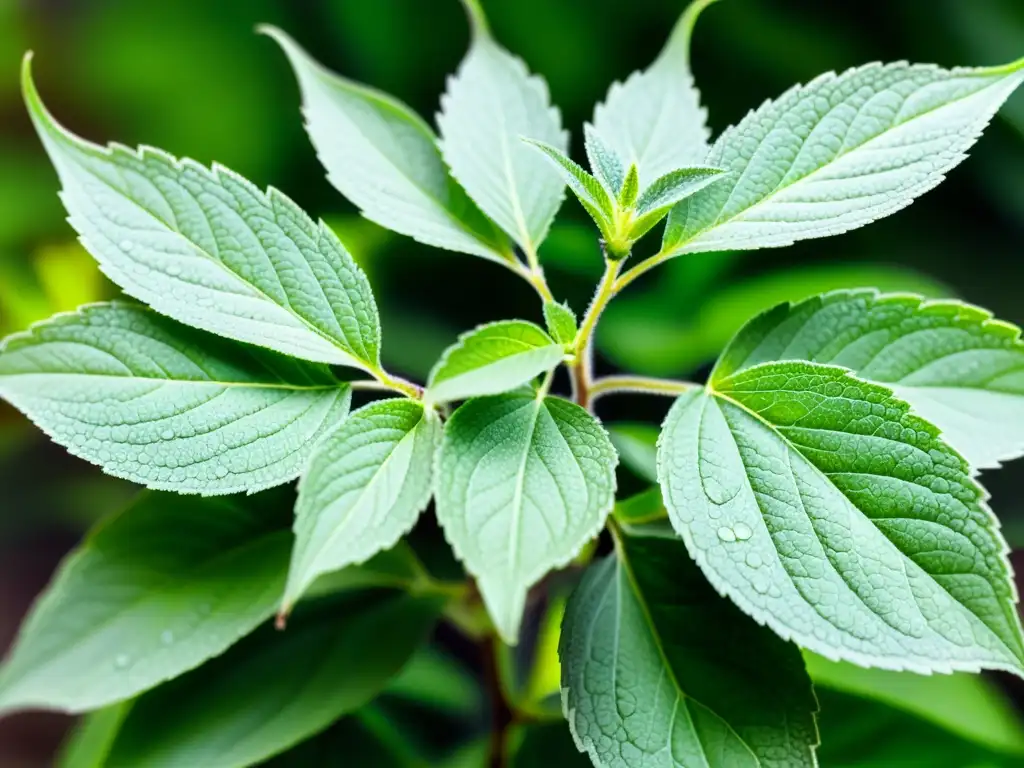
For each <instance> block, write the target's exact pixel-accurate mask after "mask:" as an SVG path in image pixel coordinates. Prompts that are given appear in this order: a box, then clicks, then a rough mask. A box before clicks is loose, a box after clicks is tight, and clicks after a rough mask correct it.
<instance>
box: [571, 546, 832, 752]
mask: <svg viewBox="0 0 1024 768" xmlns="http://www.w3.org/2000/svg"><path fill="white" fill-rule="evenodd" d="M560 656H561V660H562V691H563V693H562V701H563V706H564V708H565V714H566V717H567V718H568V720H569V725H570V727H571V728H572V730H573V734H574V735H575V738H576V743H577V746H578V747H579V748H580V750H581V751H586V752H587V753H588V754H589V755H590V758H591V760H592V761H593V762H594V765H596V766H601V767H604V766H607V767H608V768H613V767H614V768H618V767H619V766H627V765H644V766H648V765H649V766H665V768H674V767H675V766H682V765H703V766H708V767H709V768H741V766H751V767H752V768H753V767H757V766H765V767H766V768H772V767H773V766H778V768H795V766H815V765H817V763H816V761H815V758H814V747H815V745H816V744H817V732H816V730H815V724H814V712H815V711H816V709H817V706H816V703H815V699H814V693H813V692H812V690H811V682H810V679H809V678H808V677H807V674H806V672H805V671H804V663H803V659H801V657H800V652H799V651H798V650H797V649H796V648H795V647H793V646H792V645H789V644H787V643H785V642H783V641H782V640H781V639H779V638H778V637H776V636H775V635H774V634H773V633H772V632H771V631H770V630H769V629H768V628H766V627H762V626H758V625H757V624H755V623H754V622H753V621H752V620H751V619H749V618H748V617H747V616H744V615H743V613H742V612H741V611H740V610H738V609H737V608H736V607H735V606H734V605H732V604H731V603H730V602H728V601H727V600H725V599H723V598H721V597H720V596H718V595H717V594H715V591H714V590H713V589H712V587H711V585H710V584H708V582H707V581H706V580H705V579H704V577H703V576H702V574H701V572H700V570H699V569H698V568H697V567H696V566H695V565H694V564H693V562H692V561H691V560H690V558H689V557H687V554H686V550H685V548H684V546H683V544H682V543H681V542H680V541H679V540H678V539H676V538H675V536H674V534H673V533H672V532H671V530H670V529H668V527H667V526H664V527H662V526H658V527H654V528H646V529H633V530H632V532H631V533H630V534H629V535H617V536H616V553H615V554H614V555H611V556H609V557H607V558H605V559H604V560H601V561H599V562H597V563H595V564H594V565H592V566H591V567H590V568H589V569H588V571H587V573H586V575H585V576H584V578H583V581H582V582H581V583H580V585H579V587H577V589H576V592H575V594H574V595H573V597H572V598H571V599H570V601H569V607H568V609H567V611H566V616H565V620H564V623H563V626H562V644H561V649H560Z"/></svg>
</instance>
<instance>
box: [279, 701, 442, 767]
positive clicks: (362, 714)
mask: <svg viewBox="0 0 1024 768" xmlns="http://www.w3.org/2000/svg"><path fill="white" fill-rule="evenodd" d="M261 765H262V768H349V767H350V766H351V767H352V768H360V767H362V766H365V768H429V765H428V763H427V761H426V760H423V759H417V757H416V756H415V752H414V748H413V746H412V745H411V744H409V743H407V739H406V738H404V734H402V733H401V732H398V728H397V726H394V725H392V724H391V723H389V722H388V721H387V713H386V712H384V711H382V708H381V707H379V706H377V705H375V704H367V705H366V706H365V707H363V708H362V709H360V710H358V711H357V712H355V713H353V714H351V715H349V716H348V717H344V718H342V719H341V720H339V721H338V722H337V723H335V724H334V725H332V726H331V727H330V728H328V729H327V730H326V731H324V732H323V733H320V734H318V735H316V736H314V737H313V738H311V739H308V740H306V741H304V742H302V743H301V744H299V745H298V746H296V747H293V748H292V749H290V750H288V751H287V752H285V753H283V754H281V755H278V756H277V757H275V758H273V759H272V760H269V761H268V762H266V763H262V764H261Z"/></svg>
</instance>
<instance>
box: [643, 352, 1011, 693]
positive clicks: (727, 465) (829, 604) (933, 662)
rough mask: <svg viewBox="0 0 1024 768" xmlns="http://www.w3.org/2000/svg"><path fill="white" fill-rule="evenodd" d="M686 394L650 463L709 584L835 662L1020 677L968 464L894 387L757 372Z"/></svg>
mask: <svg viewBox="0 0 1024 768" xmlns="http://www.w3.org/2000/svg"><path fill="white" fill-rule="evenodd" d="M711 386H712V387H713V389H709V390H708V391H694V392H692V393H687V394H685V395H683V396H682V397H681V398H680V399H679V400H678V401H676V404H675V405H674V406H673V407H672V410H671V411H670V413H669V416H668V418H667V419H666V422H665V427H664V431H663V433H662V437H661V441H660V447H659V453H658V473H659V475H660V477H661V485H662V491H663V493H664V496H665V503H666V507H667V508H668V512H669V517H670V519H671V520H672V524H673V526H674V527H675V529H676V530H677V531H678V532H679V533H680V535H682V537H683V539H684V540H685V541H686V544H687V547H688V549H689V550H690V553H691V555H692V556H693V557H694V558H695V559H696V560H697V562H698V564H699V565H700V566H701V568H702V569H703V570H704V572H705V574H706V575H707V577H708V579H709V580H710V581H711V582H712V583H713V584H714V585H715V587H716V588H717V589H718V590H719V591H720V592H722V593H723V594H726V595H728V596H729V597H730V598H732V599H733V600H734V601H735V602H736V604H737V605H739V606H740V607H741V608H742V609H743V610H745V611H746V612H747V613H749V614H750V615H752V616H753V617H754V618H756V619H757V620H758V621H761V622H764V623H767V624H768V626H770V627H771V628H772V629H774V630H775V631H776V632H778V633H779V634H780V635H781V636H783V637H785V638H788V639H792V640H794V641H795V642H797V643H798V644H800V645H802V646H804V647H805V648H808V649H810V650H813V651H815V652H818V653H822V654H825V655H827V656H829V657H830V658H838V659H845V660H849V661H854V662H856V663H858V664H861V665H865V666H867V665H871V666H878V667H884V668H888V669H908V670H913V671H917V672H949V671H953V670H964V671H974V670H978V669H980V668H983V667H984V668H995V669H1005V670H1009V671H1014V672H1017V673H1018V674H1020V673H1021V670H1022V669H1024V665H1022V660H1024V644H1022V639H1021V628H1020V620H1019V618H1018V617H1017V614H1016V607H1015V603H1016V595H1015V592H1014V588H1013V584H1012V582H1011V581H1010V577H1009V565H1008V563H1007V559H1006V545H1005V543H1004V541H1003V539H1002V537H1001V536H1000V534H999V531H998V526H997V523H996V521H995V519H994V517H993V516H992V513H991V511H990V510H989V508H988V505H987V503H986V494H985V492H984V491H983V490H982V488H981V487H980V486H979V485H977V483H976V482H975V481H974V480H973V479H972V477H971V474H970V468H969V467H968V465H967V463H966V462H965V461H964V460H963V459H962V458H961V457H960V456H959V455H958V454H957V453H956V452H955V451H954V450H953V449H952V448H950V447H949V446H948V445H947V444H946V443H944V442H943V441H942V440H941V439H940V438H939V433H938V430H937V429H936V428H935V427H933V426H932V425H931V424H929V423H928V422H926V421H924V420H922V419H920V418H918V417H916V416H913V415H911V414H910V409H909V407H908V406H907V404H906V403H904V402H903V401H902V400H899V399H897V398H896V397H895V396H894V395H893V394H892V393H891V392H890V390H888V389H886V388H885V387H882V386H880V385H877V384H872V383H869V382H864V381H861V380H858V379H856V378H854V377H853V376H852V375H851V374H850V373H849V372H848V371H847V370H845V369H841V368H836V367H832V366H825V365H819V364H812V363H799V362H784V363H765V364H762V365H758V366H755V367H753V368H749V369H747V370H745V371H742V372H740V373H736V374H734V375H732V376H730V377H728V378H722V377H716V378H714V379H713V380H712V383H711Z"/></svg>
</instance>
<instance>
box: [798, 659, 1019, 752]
mask: <svg viewBox="0 0 1024 768" xmlns="http://www.w3.org/2000/svg"><path fill="white" fill-rule="evenodd" d="M896 674H899V673H896ZM816 694H817V696H818V701H819V702H820V703H821V714H820V715H818V728H819V730H820V732H821V741H822V744H821V748H820V749H819V752H818V755H819V759H820V760H821V765H822V766H826V768H896V766H899V768H1020V766H1021V759H1020V757H1019V756H1016V755H1007V754H1005V753H1000V752H996V751H994V750H991V749H986V748H985V747H983V746H981V745H979V744H977V743H976V742H972V741H969V740H967V739H963V738H961V737H959V736H957V735H955V734H952V733H950V732H949V731H945V730H943V729H942V728H939V727H938V726H936V725H933V724H932V723H930V722H928V721H927V720H924V719H921V718H918V717H915V716H914V715H911V714H908V713H907V712H905V711H902V710H900V709H897V708H895V707H890V706H887V705H886V704H883V703H881V702H878V701H872V700H871V699H866V698H861V697H859V696H853V695H850V694H846V693H840V692H838V691H834V690H832V689H830V688H818V689H817V690H816Z"/></svg>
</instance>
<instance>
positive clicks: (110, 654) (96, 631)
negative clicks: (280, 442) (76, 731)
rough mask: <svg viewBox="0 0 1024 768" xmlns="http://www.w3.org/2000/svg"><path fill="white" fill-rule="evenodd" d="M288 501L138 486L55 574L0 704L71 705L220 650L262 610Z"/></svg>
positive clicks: (277, 589)
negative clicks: (185, 495) (137, 496)
mask: <svg viewBox="0 0 1024 768" xmlns="http://www.w3.org/2000/svg"><path fill="white" fill-rule="evenodd" d="M289 503H290V499H289V498H288V495H287V494H285V495H284V497H283V498H282V495H281V494H280V493H276V492H275V493H271V494H268V495H263V496H258V497H254V498H251V499H181V498H179V497H177V496H173V495H170V494H156V493H154V494H147V495H145V496H143V497H142V499H141V500H140V501H138V502H136V503H135V504H134V505H133V506H132V507H131V508H130V509H128V510H126V511H125V512H124V513H122V514H120V515H117V516H116V517H114V518H113V519H112V520H110V521H109V522H108V523H106V524H105V525H102V526H101V527H100V528H99V529H98V530H97V531H96V532H95V533H94V534H93V535H91V536H90V537H89V539H87V540H86V542H85V544H84V545H83V546H82V547H81V548H80V549H78V550H77V551H76V552H75V553H74V554H73V555H72V556H71V557H70V558H69V559H68V560H67V562H66V563H64V565H63V566H62V567H61V569H60V571H58V573H57V576H56V578H55V580H54V582H53V584H52V585H51V586H50V587H49V589H48V590H47V592H46V593H45V595H44V596H43V598H42V600H41V601H40V602H39V604H38V605H37V606H36V608H35V609H34V610H33V612H32V614H31V616H30V617H29V618H28V620H27V622H26V624H25V626H24V628H23V629H22V632H21V637H20V639H19V641H18V643H17V645H16V647H15V649H14V651H13V653H12V655H11V657H10V659H8V661H7V662H6V663H5V665H4V666H3V668H2V669H0V711H4V710H13V709H23V708H30V707H31V708H46V709H57V710H61V711H65V712H82V711H85V710H90V709H95V708H97V707H101V706H104V705H106V704H109V703H111V702H117V701H121V700H123V699H127V698H130V697H131V696H134V695H136V694H138V693H140V692H141V691H145V690H147V689H149V688H152V687H153V686H155V685H157V684H158V683H160V682H163V681H164V680H169V679H171V678H173V677H176V676H177V675H180V674H181V673H183V672H185V671H187V670H189V669H192V668H193V667H196V666H198V665H199V664H200V663H202V662H203V661H205V660H206V659H209V658H211V657H213V656H216V655H218V654H220V653H222V652H223V651H224V650H225V649H227V648H228V647H229V646H230V645H232V644H233V643H235V642H236V641H237V640H238V639H239V638H241V637H243V636H244V635H246V634H248V633H249V632H251V631H252V630H253V629H255V628H256V627H257V626H258V625H259V624H261V623H263V622H265V621H266V620H267V618H269V617H270V615H271V614H272V613H273V609H274V606H275V604H276V601H277V599H278V597H279V596H280V593H281V589H282V588H283V586H284V577H285V572H286V568H287V562H288V549H289V546H290V538H291V537H290V536H289V534H288V516H289Z"/></svg>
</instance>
